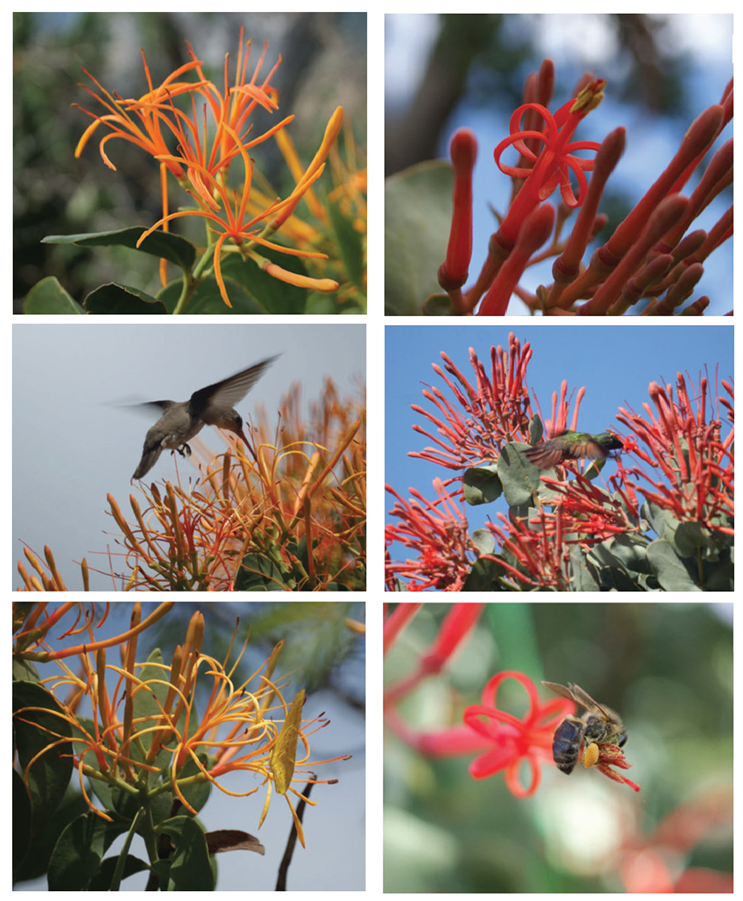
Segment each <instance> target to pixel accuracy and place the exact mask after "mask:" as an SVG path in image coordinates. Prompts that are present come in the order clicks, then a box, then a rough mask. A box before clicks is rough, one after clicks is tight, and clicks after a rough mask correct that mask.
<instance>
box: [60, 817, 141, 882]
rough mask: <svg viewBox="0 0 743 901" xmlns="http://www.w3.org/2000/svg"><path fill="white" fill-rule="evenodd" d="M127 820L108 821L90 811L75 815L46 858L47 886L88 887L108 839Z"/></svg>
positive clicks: (114, 835)
mask: <svg viewBox="0 0 743 901" xmlns="http://www.w3.org/2000/svg"><path fill="white" fill-rule="evenodd" d="M127 828H128V826H127V824H118V823H108V822H106V821H105V820H102V819H101V818H100V817H99V816H96V815H95V814H93V813H84V814H82V816H79V817H77V818H76V819H74V820H73V821H72V822H71V823H70V824H69V826H67V828H66V829H65V830H64V831H63V832H62V834H61V835H60V836H59V840H58V841H57V844H56V845H55V846H54V852H53V854H52V858H51V860H50V861H49V890H50V891H53V892H60V891H68V892H83V891H87V889H88V887H89V885H90V883H91V881H92V879H93V878H94V876H95V873H96V871H97V869H98V866H99V865H100V862H101V859H102V858H103V855H104V854H105V853H106V850H107V848H108V847H109V846H110V845H111V842H112V841H113V840H114V839H115V838H116V837H117V836H118V835H121V834H122V833H124V832H126V831H127Z"/></svg>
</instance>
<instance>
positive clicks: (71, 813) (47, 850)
mask: <svg viewBox="0 0 743 901" xmlns="http://www.w3.org/2000/svg"><path fill="white" fill-rule="evenodd" d="M23 790H24V791H25V788H24V789H23ZM88 810H90V808H89V807H88V805H87V803H86V801H85V798H83V796H82V795H81V794H80V792H78V791H74V790H73V789H72V788H68V789H67V791H66V792H65V796H64V798H62V801H61V802H60V803H59V804H58V805H57V806H56V808H55V809H54V812H53V813H52V814H51V816H49V817H47V818H46V819H44V820H43V822H42V823H40V824H39V828H37V830H36V831H35V832H33V834H32V838H31V845H30V848H29V849H28V853H27V854H26V856H25V857H24V858H23V860H22V861H21V862H20V863H19V864H18V865H17V866H14V868H13V880H14V882H24V881H26V880H27V879H38V878H39V877H40V876H44V875H45V874H46V872H47V870H48V869H49V861H50V860H51V856H52V852H53V851H54V846H55V845H56V844H57V841H58V840H59V836H60V835H61V834H62V832H63V831H64V830H65V828H66V827H67V826H68V825H69V824H70V823H71V822H72V821H73V820H74V819H76V818H77V817H79V816H80V815H81V814H83V813H86V812H87V811H88ZM15 829H16V824H15V822H14V824H13V838H14V841H15V834H16V832H15ZM14 847H15V846H14Z"/></svg>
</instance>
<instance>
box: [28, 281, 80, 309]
mask: <svg viewBox="0 0 743 901" xmlns="http://www.w3.org/2000/svg"><path fill="white" fill-rule="evenodd" d="M23 311H24V313H27V314H29V315H34V314H40V315H42V316H51V315H55V314H65V313H67V314H69V313H73V314H76V315H83V314H84V313H85V310H84V309H83V308H82V307H81V306H80V304H79V303H78V302H77V301H76V300H74V299H73V298H72V297H71V296H70V295H69V294H68V293H67V292H66V291H65V289H64V288H63V287H62V285H61V284H60V283H59V280H58V279H57V278H55V277H54V276H53V275H50V276H49V277H48V278H42V279H41V281H39V282H36V284H35V285H34V286H33V288H31V290H30V291H29V292H28V294H27V295H26V300H25V302H24V304H23Z"/></svg>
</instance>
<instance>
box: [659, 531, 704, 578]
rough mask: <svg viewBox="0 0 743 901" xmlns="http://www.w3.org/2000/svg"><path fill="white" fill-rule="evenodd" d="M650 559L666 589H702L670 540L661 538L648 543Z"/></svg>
mask: <svg viewBox="0 0 743 901" xmlns="http://www.w3.org/2000/svg"><path fill="white" fill-rule="evenodd" d="M648 560H649V561H650V565H651V566H652V567H653V570H654V571H655V574H656V575H657V577H658V581H659V582H660V584H661V585H662V587H663V588H664V589H665V590H666V591H701V590H702V589H701V588H700V587H699V586H698V585H697V584H696V582H695V581H694V580H693V579H692V577H691V576H690V575H689V571H688V569H687V568H686V566H685V565H684V562H683V560H681V559H680V558H679V556H678V554H677V553H676V552H675V551H674V549H673V545H672V544H671V542H670V541H666V540H665V539H663V538H659V539H658V540H657V541H652V542H651V543H650V544H649V545H648Z"/></svg>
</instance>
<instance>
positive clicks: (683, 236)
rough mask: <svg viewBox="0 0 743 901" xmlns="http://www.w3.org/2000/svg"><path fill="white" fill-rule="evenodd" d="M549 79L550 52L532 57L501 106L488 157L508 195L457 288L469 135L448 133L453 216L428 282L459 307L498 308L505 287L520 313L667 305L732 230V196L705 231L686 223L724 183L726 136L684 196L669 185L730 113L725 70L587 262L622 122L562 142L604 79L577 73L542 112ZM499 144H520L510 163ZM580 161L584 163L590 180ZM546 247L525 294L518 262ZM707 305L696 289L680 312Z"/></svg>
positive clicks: (467, 239) (662, 310)
mask: <svg viewBox="0 0 743 901" xmlns="http://www.w3.org/2000/svg"><path fill="white" fill-rule="evenodd" d="M553 85H554V66H553V63H552V61H551V60H544V62H543V63H542V65H541V67H540V69H539V72H538V73H532V74H531V75H530V76H529V78H528V79H527V82H526V86H525V90H524V101H525V102H524V103H523V105H522V106H520V107H519V108H518V109H517V110H516V111H515V112H514V113H513V115H512V117H511V122H510V132H511V134H510V136H509V137H508V138H506V139H504V140H503V141H501V142H500V144H498V146H497V147H496V148H495V151H494V156H495V162H496V164H497V165H498V168H499V169H500V170H501V172H503V173H504V174H506V175H509V176H511V178H512V179H514V188H513V193H512V197H511V204H510V207H509V209H508V211H507V213H506V214H505V216H503V217H502V218H501V222H500V227H499V228H498V230H497V231H496V232H495V233H494V234H493V235H492V237H491V239H490V243H489V245H488V257H487V260H486V262H485V264H484V266H483V268H482V271H481V272H480V274H479V276H478V278H477V280H476V282H475V284H474V285H473V286H472V287H471V288H469V289H468V290H467V291H465V292H464V293H463V292H462V286H463V285H464V282H465V281H466V279H467V274H468V266H469V260H470V257H471V253H472V167H473V165H474V160H475V156H476V153H477V143H476V140H475V138H474V136H473V135H472V133H471V132H469V131H468V130H466V129H461V130H460V131H458V132H457V133H456V134H455V135H454V137H453V139H452V143H451V156H452V164H453V167H454V173H455V181H454V204H453V217H452V226H451V234H450V239H449V246H448V250H447V257H446V261H445V263H444V264H443V265H442V266H441V268H440V270H439V283H440V284H441V287H442V288H443V289H444V290H445V291H447V292H448V294H449V298H450V301H451V307H452V311H453V312H455V313H457V314H460V315H471V314H472V313H474V311H475V308H476V307H477V305H478V303H479V304H480V306H479V309H478V310H477V314H478V315H481V316H482V315H484V316H502V315H504V314H505V313H506V311H507V309H508V306H509V304H510V302H511V299H512V297H513V296H514V295H515V296H517V297H519V298H520V299H521V300H522V301H523V302H524V303H525V304H526V305H527V307H528V308H529V311H530V312H536V311H541V312H543V313H544V314H551V315H576V314H578V315H607V314H608V315H619V314H622V313H625V312H627V311H628V310H630V309H631V308H632V307H633V306H635V305H636V304H638V302H639V301H640V300H644V301H645V303H644V304H643V305H642V312H643V313H644V314H651V315H658V316H669V315H675V314H676V313H677V312H678V311H679V310H680V308H681V306H682V304H684V303H685V302H686V301H687V300H688V299H689V298H690V297H691V295H692V293H693V291H694V288H695V286H696V284H697V283H698V282H699V280H700V278H701V277H702V275H703V273H704V263H705V261H706V260H707V258H708V257H709V256H710V254H711V253H712V252H713V251H714V250H715V249H716V248H717V247H719V246H720V244H722V243H723V242H724V241H726V240H727V239H728V238H730V237H731V236H732V233H733V212H732V206H731V207H730V208H729V209H728V211H727V212H726V213H725V214H723V216H721V217H720V219H719V220H718V222H717V223H716V224H715V226H714V227H713V228H712V229H711V230H710V231H709V233H707V232H704V231H702V230H701V229H697V230H691V228H692V226H693V224H694V221H695V220H696V218H697V216H698V215H699V214H700V213H701V212H702V210H704V209H705V207H707V206H708V205H709V203H710V202H711V201H712V200H713V199H714V198H715V197H717V196H718V195H719V194H720V193H721V192H722V191H723V190H725V189H726V188H728V187H729V186H730V185H731V184H732V181H733V142H732V139H731V140H729V141H728V142H727V143H725V144H724V145H723V146H721V147H720V148H719V149H718V150H717V152H716V153H715V154H714V156H713V158H712V159H711V160H710V162H709V163H708V164H707V165H706V167H705V169H704V171H703V173H702V175H701V178H700V180H699V183H698V185H697V186H696V188H695V189H694V190H693V191H692V192H691V194H690V195H689V197H688V198H687V197H685V196H682V195H681V194H680V191H681V190H682V189H683V188H684V186H685V185H686V184H687V182H688V181H689V179H690V177H691V176H692V174H693V173H694V172H695V171H696V170H697V168H698V166H699V164H700V163H701V162H702V159H703V158H704V157H705V155H706V154H707V152H708V150H710V148H711V147H712V145H713V144H714V142H715V140H716V139H717V137H718V136H719V135H720V133H721V132H722V130H723V129H724V128H725V126H726V125H727V124H728V123H729V122H730V120H731V119H732V115H733V82H732V80H731V81H730V83H729V84H728V85H727V87H726V88H725V91H724V92H723V95H722V98H721V100H720V102H719V104H714V105H712V106H710V107H709V108H708V109H706V110H704V111H703V112H702V113H701V114H700V115H699V116H698V117H697V119H696V120H695V121H694V122H693V123H692V125H691V126H690V127H689V129H688V131H687V132H686V134H685V136H684V138H683V140H682V142H681V144H680V146H679V149H678V151H677V153H676V154H675V156H674V157H673V159H672V160H671V162H670V163H669V164H668V166H667V167H666V168H665V169H664V170H663V172H662V173H661V174H660V176H659V177H658V178H657V179H656V181H655V182H654V184H653V185H652V186H651V187H650V188H649V189H648V191H647V192H646V193H645V195H644V196H643V197H642V198H641V199H640V201H639V202H638V203H637V205H636V206H635V207H634V209H633V210H632V211H631V212H630V213H629V215H628V216H627V217H626V218H625V219H624V221H623V222H622V223H620V225H619V226H618V227H617V228H616V230H615V231H614V233H613V234H612V235H611V237H610V238H609V240H608V241H607V242H606V243H605V244H604V245H603V246H602V247H600V248H599V249H598V250H597V251H596V252H595V253H594V254H593V257H592V258H591V261H590V264H588V265H587V266H586V265H582V259H583V256H584V254H585V252H586V248H587V246H588V244H589V242H590V241H591V240H593V238H594V237H595V236H596V234H597V233H598V232H599V231H600V230H601V229H602V228H603V227H604V226H605V225H606V221H607V217H606V216H605V215H603V214H599V213H598V207H599V203H600V201H601V196H602V193H603V190H604V187H605V185H606V182H607V180H608V178H609V176H610V175H611V173H612V171H613V170H614V168H615V166H616V165H617V163H618V162H619V159H620V157H621V155H622V152H623V150H624V144H625V130H624V129H623V128H617V129H615V130H614V131H612V132H611V133H610V134H609V135H608V136H607V137H606V138H605V139H604V141H603V142H602V143H600V144H599V143H596V142H595V141H572V137H573V133H574V132H575V130H576V128H577V126H578V125H579V124H580V122H581V121H582V120H583V119H584V118H585V117H586V115H587V114H588V113H589V112H590V111H591V110H593V109H595V108H596V107H597V106H598V104H599V103H601V101H602V99H603V96H604V93H603V92H604V87H605V86H606V81H605V80H604V79H600V78H599V79H595V78H593V77H592V76H591V75H588V74H586V75H585V76H584V77H583V78H582V79H581V81H580V82H579V83H578V85H577V87H576V89H575V94H574V97H573V98H572V99H571V100H569V101H568V102H567V103H565V104H564V105H563V106H562V107H560V109H559V110H558V111H557V112H556V113H555V114H554V115H552V114H551V113H550V112H549V110H548V109H547V104H548V103H549V101H550V99H551V97H552V90H553ZM508 147H513V148H514V149H516V150H517V151H518V152H519V154H520V158H519V160H518V162H517V164H516V165H514V166H512V165H506V164H505V163H503V162H502V160H501V157H502V155H503V153H504V151H505V150H506V149H507V148H508ZM576 151H593V152H595V153H596V157H595V159H591V158H584V157H580V156H576V155H575V152H576ZM588 172H592V173H593V175H592V178H591V182H590V184H589V183H588V180H587V178H586V173H588ZM571 174H572V175H573V177H574V178H575V180H576V181H577V191H576V190H574V189H573V186H572V184H571V181H570V175H571ZM558 186H559V188H560V194H561V198H562V204H561V206H560V209H559V210H558V211H557V213H556V211H555V208H554V207H553V206H552V205H551V204H549V203H545V201H546V200H547V198H549V197H550V196H551V195H552V194H553V193H554V191H555V189H556V188H557V187H558ZM576 208H580V212H579V214H578V216H577V219H576V221H575V224H574V227H573V229H572V232H571V234H570V236H569V237H568V238H567V239H566V240H561V238H560V235H561V232H562V229H563V226H564V224H565V221H566V219H567V217H568V216H569V215H570V213H571V211H572V210H573V209H576ZM550 239H551V240H550ZM547 242H549V244H548V246H547V248H546V249H545V250H544V251H542V252H541V253H539V254H538V253H537V252H538V251H539V250H540V248H542V246H543V245H545V244H547ZM548 257H555V258H556V259H555V262H554V265H553V269H552V275H553V278H554V282H553V284H552V285H551V286H549V287H545V286H540V287H539V288H538V289H537V292H536V294H530V293H528V292H527V291H525V290H524V289H523V288H521V287H520V286H519V282H520V280H521V278H522V276H523V274H524V272H525V271H526V269H527V267H529V266H531V265H533V264H534V263H536V262H539V261H541V260H543V259H546V258H548ZM580 301H585V302H584V303H579V302H580ZM708 305H709V298H707V297H705V296H702V297H699V298H697V299H696V300H695V301H693V302H692V303H691V304H689V305H688V306H687V307H686V308H685V309H684V310H683V312H684V314H687V315H698V314H701V313H702V312H703V311H704V309H705V308H706V307H707V306H708Z"/></svg>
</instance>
